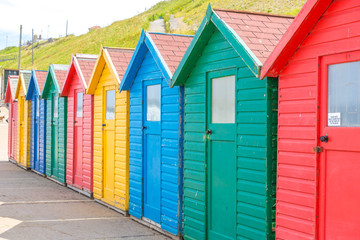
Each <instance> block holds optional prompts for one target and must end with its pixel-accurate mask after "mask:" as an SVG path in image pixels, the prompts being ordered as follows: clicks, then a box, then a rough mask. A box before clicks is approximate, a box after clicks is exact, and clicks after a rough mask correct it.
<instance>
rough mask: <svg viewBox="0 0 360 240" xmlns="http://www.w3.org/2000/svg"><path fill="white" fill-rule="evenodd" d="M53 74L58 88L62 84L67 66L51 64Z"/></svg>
mask: <svg viewBox="0 0 360 240" xmlns="http://www.w3.org/2000/svg"><path fill="white" fill-rule="evenodd" d="M53 68H54V73H55V77H56V80H57V81H58V84H59V86H62V85H63V84H64V81H65V79H66V74H67V72H68V69H69V65H61V64H53Z"/></svg>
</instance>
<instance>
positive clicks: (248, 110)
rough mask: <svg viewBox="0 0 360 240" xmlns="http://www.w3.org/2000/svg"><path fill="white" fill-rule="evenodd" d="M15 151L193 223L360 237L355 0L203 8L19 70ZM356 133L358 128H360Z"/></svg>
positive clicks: (142, 217) (283, 235) (102, 197)
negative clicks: (114, 43) (270, 8)
mask: <svg viewBox="0 0 360 240" xmlns="http://www.w3.org/2000/svg"><path fill="white" fill-rule="evenodd" d="M5 100H6V103H8V104H9V110H10V114H9V120H10V121H9V159H10V160H11V161H13V162H15V163H16V164H17V165H19V166H21V167H23V168H26V169H31V170H33V171H35V172H37V173H39V174H41V175H43V176H46V177H47V178H49V179H52V180H54V181H56V182H58V183H60V184H63V185H66V186H67V187H69V188H71V189H73V190H76V191H79V192H80V193H82V194H84V195H87V196H89V197H93V198H94V199H95V200H96V201H98V202H100V203H102V204H104V205H107V206H109V207H111V208H113V209H115V210H117V211H119V212H121V213H123V214H125V215H130V216H131V217H132V218H133V219H136V220H137V221H139V222H141V223H143V224H146V225H148V226H151V227H152V228H155V229H157V230H158V231H161V232H163V233H165V234H167V235H168V236H172V237H174V238H178V237H183V238H184V239H216V240H228V239H254V240H259V239H275V238H276V239H286V240H293V239H347V240H351V239H360V231H359V229H360V206H359V202H360V184H359V182H360V174H359V173H360V140H359V138H358V137H357V136H358V135H359V136H360V1H358V0H308V1H307V2H306V4H305V5H304V7H303V9H302V10H301V11H300V13H299V14H298V16H297V17H296V18H295V19H294V18H293V17H289V16H280V15H273V14H264V13H253V12H245V11H233V10H223V9H212V8H211V6H209V8H208V9H207V12H206V15H205V18H204V20H203V21H202V23H201V25H200V27H199V29H198V31H197V33H196V35H195V36H187V35H177V34H163V33H151V32H145V31H143V32H142V34H141V36H140V39H139V42H138V44H137V46H136V49H135V50H133V49H123V48H111V47H102V48H101V50H100V54H99V55H98V56H96V55H85V54H76V55H74V56H72V59H71V63H70V65H69V66H68V65H57V64H51V65H50V66H49V69H48V70H47V71H39V70H32V71H26V70H20V74H19V76H9V79H8V84H7V89H6V97H5ZM357 133H359V134H357Z"/></svg>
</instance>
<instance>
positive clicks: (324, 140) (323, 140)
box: [320, 135, 329, 143]
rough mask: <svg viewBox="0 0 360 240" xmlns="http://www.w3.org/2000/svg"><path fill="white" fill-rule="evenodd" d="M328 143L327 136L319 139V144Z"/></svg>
mask: <svg viewBox="0 0 360 240" xmlns="http://www.w3.org/2000/svg"><path fill="white" fill-rule="evenodd" d="M328 141H329V137H328V136H327V135H325V136H321V137H320V142H325V143H327V142H328Z"/></svg>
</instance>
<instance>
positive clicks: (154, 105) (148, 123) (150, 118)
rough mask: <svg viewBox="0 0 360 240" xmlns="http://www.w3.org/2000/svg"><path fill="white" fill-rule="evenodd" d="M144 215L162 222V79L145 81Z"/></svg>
mask: <svg viewBox="0 0 360 240" xmlns="http://www.w3.org/2000/svg"><path fill="white" fill-rule="evenodd" d="M143 96H144V101H143V103H144V111H145V114H144V120H143V122H144V125H143V129H144V205H143V206H144V217H145V218H148V219H150V220H152V221H154V222H156V223H160V186H161V183H160V179H161V134H160V133H161V122H160V121H161V80H152V81H145V82H144V95H143Z"/></svg>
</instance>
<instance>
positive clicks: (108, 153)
mask: <svg viewBox="0 0 360 240" xmlns="http://www.w3.org/2000/svg"><path fill="white" fill-rule="evenodd" d="M103 99H104V101H103V104H104V106H103V109H104V110H105V111H104V116H103V124H102V129H103V156H104V162H103V181H104V182H103V198H104V201H108V203H110V204H113V203H114V197H115V89H114V87H104V95H103Z"/></svg>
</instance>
